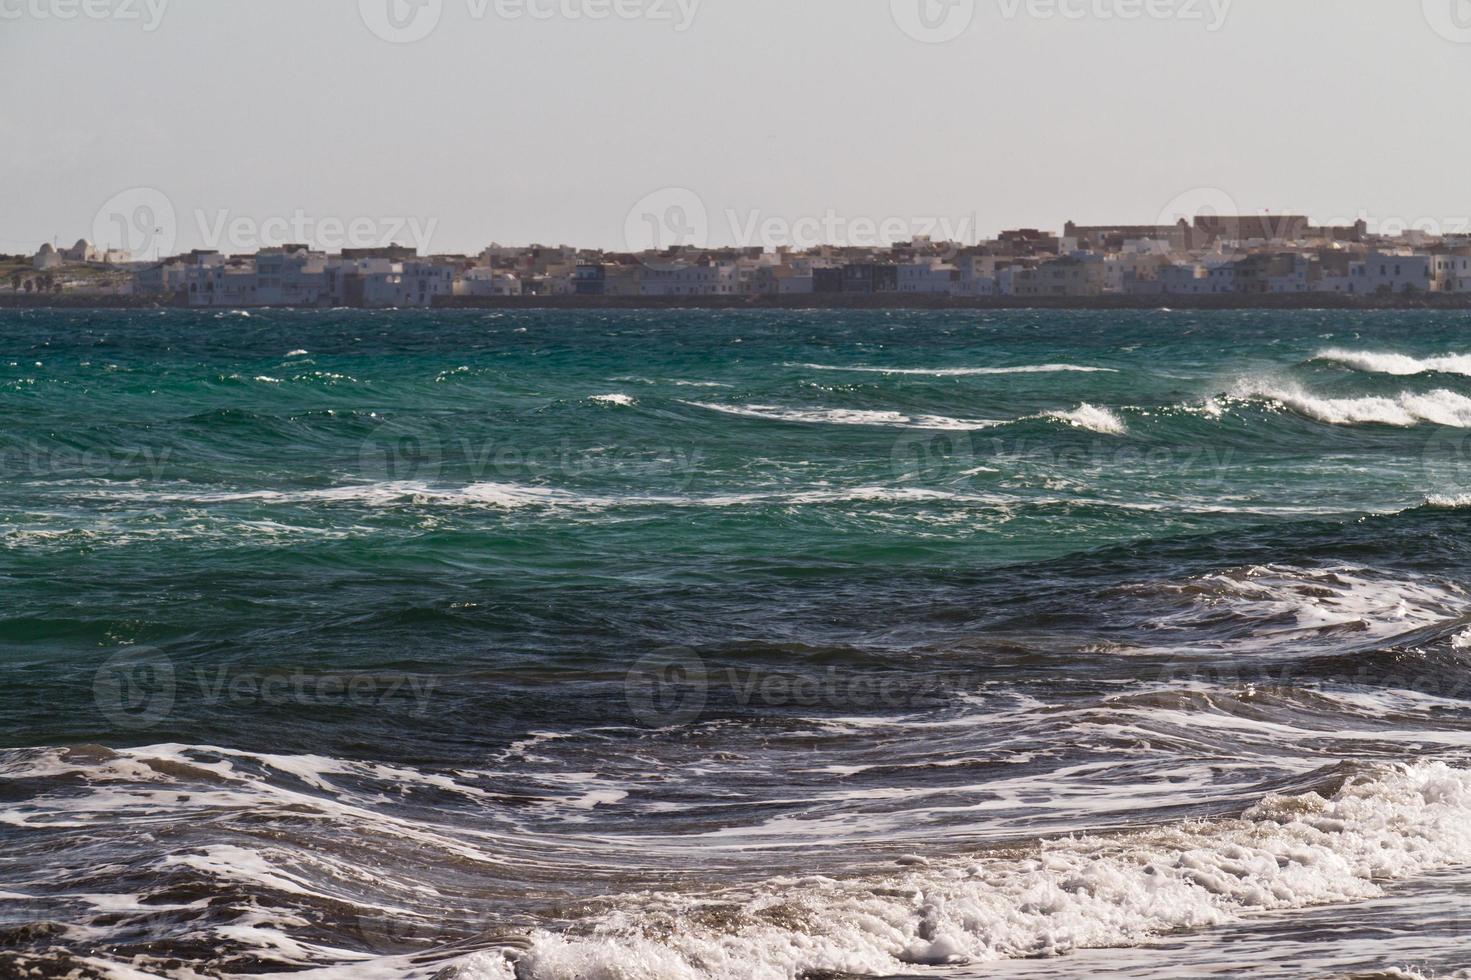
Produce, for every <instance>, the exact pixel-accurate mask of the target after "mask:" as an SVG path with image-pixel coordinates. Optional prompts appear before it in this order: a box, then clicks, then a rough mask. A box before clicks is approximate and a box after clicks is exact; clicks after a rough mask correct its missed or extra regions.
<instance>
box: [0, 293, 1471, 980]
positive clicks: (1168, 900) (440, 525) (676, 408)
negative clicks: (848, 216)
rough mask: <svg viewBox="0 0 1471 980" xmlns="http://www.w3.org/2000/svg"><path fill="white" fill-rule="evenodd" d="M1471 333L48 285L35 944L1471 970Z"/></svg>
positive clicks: (18, 602) (1204, 320) (184, 960)
mask: <svg viewBox="0 0 1471 980" xmlns="http://www.w3.org/2000/svg"><path fill="white" fill-rule="evenodd" d="M1468 328H1471V318H1468V317H1466V316H1464V315H1461V314H1441V313H1375V314H1351V313H1342V312H1331V313H1330V312H1321V313H1315V312H1306V313H1282V312H1271V313H1265V312H1263V313H1211V314H1195V313H1188V314H1187V313H1171V312H1167V311H1161V312H1158V313H1145V314H1137V313H1060V312H1045V313H1043V312H1036V313H1032V312H1015V313H1000V314H977V313H849V312H844V313H817V312H813V313H771V312H750V313H735V314H732V313H711V312H659V313H651V312H617V313H554V312H540V313H525V314H510V313H492V314H486V313H454V314H437V313H436V314H430V313H377V314H374V313H362V312H333V313H288V312H252V313H250V314H249V315H246V314H245V313H243V312H242V313H221V314H216V313H213V312H211V313H190V312H183V311H168V312H136V313H120V312H94V313H77V312H14V311H12V312H3V313H0V417H3V423H4V424H3V425H0V475H3V480H0V580H3V582H4V585H5V593H4V595H5V603H4V606H3V607H0V641H3V648H0V658H3V660H0V663H3V666H4V667H5V672H6V679H7V683H6V684H5V685H4V687H3V689H0V974H4V975H28V976H38V977H61V976H84V977H86V976H114V977H140V976H157V977H174V978H189V977H196V976H233V975H259V974H265V975H274V974H292V975H297V976H313V977H383V978H390V977H391V978H396V977H430V976H435V975H438V974H441V973H442V975H444V976H447V977H453V976H458V977H461V978H464V980H478V978H485V977H489V978H513V977H514V978H519V980H562V978H589V980H593V978H610V980H611V978H619V980H635V978H637V980H644V978H649V980H653V978H659V980H664V978H670V980H673V978H679V980H685V978H688V980H695V978H725V980H738V978H747V977H751V978H784V977H793V978H794V977H803V976H806V977H818V976H876V977H893V976H904V977H945V978H973V977H983V976H985V977H990V976H995V977H1018V978H1020V977H1069V976H1077V975H1080V974H1088V975H1096V976H1118V977H1177V976H1202V975H1239V974H1240V973H1241V972H1243V971H1247V970H1249V971H1251V972H1252V973H1253V974H1254V975H1260V976H1280V977H1296V976H1323V977H1351V976H1355V977H1357V976H1415V975H1421V976H1455V975H1458V974H1464V975H1471V974H1468V973H1467V971H1468V970H1471V947H1468V945H1467V943H1466V941H1465V940H1466V937H1467V934H1468V925H1471V754H1468V749H1471V710H1468V709H1471V673H1468V670H1467V667H1468V664H1471V593H1468V589H1471V568H1468V564H1467V559H1468V557H1471V544H1468V535H1467V531H1468V523H1467V521H1468V514H1471V510H1468V509H1467V508H1468V507H1471V452H1468V447H1471V333H1468ZM26 970H29V971H32V972H30V973H23V971H26ZM443 971H448V972H443ZM1395 971H1399V972H1395Z"/></svg>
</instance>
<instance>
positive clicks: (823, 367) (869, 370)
mask: <svg viewBox="0 0 1471 980" xmlns="http://www.w3.org/2000/svg"><path fill="white" fill-rule="evenodd" d="M787 366H788V367H799V368H807V369H809V370H812V371H853V372H859V373H863V374H911V375H919V376H923V377H929V378H963V377H969V376H977V375H993V374H1064V373H1078V374H1118V373H1119V372H1118V371H1117V369H1115V368H1106V367H1088V366H1086V365H1081V364H1019V365H1017V366H1015V367H968V368H898V367H870V366H867V365H841V364H789V365H787Z"/></svg>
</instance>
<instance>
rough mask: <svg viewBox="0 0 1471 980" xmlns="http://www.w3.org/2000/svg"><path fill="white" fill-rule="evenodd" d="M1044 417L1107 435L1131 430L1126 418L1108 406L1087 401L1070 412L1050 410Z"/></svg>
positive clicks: (1117, 434)
mask: <svg viewBox="0 0 1471 980" xmlns="http://www.w3.org/2000/svg"><path fill="white" fill-rule="evenodd" d="M1043 418H1049V419H1054V420H1056V421H1058V422H1066V423H1067V424H1068V425H1070V426H1072V427H1073V428H1075V429H1087V430H1088V431H1089V432H1097V433H1100V434H1102V435H1106V436H1121V435H1125V434H1127V433H1128V431H1129V427H1128V426H1127V425H1125V424H1124V420H1123V419H1121V418H1119V417H1118V416H1117V415H1116V414H1114V412H1112V411H1111V410H1109V409H1107V408H1100V407H1099V406H1097V405H1090V404H1088V403H1087V402H1084V403H1083V404H1081V405H1079V406H1078V407H1077V408H1075V409H1073V410H1072V411H1070V412H1063V411H1057V412H1048V413H1047V414H1046V415H1044V416H1043Z"/></svg>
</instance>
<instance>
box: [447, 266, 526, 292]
mask: <svg viewBox="0 0 1471 980" xmlns="http://www.w3.org/2000/svg"><path fill="white" fill-rule="evenodd" d="M454 290H455V295H456V296H520V295H521V280H520V279H519V278H517V277H516V276H515V274H513V273H510V272H505V271H498V270H496V269H488V268H486V267H485V266H476V267H475V268H473V269H470V270H468V271H467V272H466V273H465V274H464V275H463V276H461V277H460V278H459V279H458V280H456V282H455V287H454Z"/></svg>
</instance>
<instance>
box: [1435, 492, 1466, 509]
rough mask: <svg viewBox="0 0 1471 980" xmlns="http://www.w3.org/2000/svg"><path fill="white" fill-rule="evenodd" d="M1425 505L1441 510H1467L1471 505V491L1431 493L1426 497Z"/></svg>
mask: <svg viewBox="0 0 1471 980" xmlns="http://www.w3.org/2000/svg"><path fill="white" fill-rule="evenodd" d="M1425 506H1427V507H1436V508H1439V509H1441V510H1465V509H1466V508H1468V507H1471V493H1458V494H1454V495H1449V494H1439V493H1437V494H1431V495H1430V496H1429V497H1426V498H1425Z"/></svg>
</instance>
